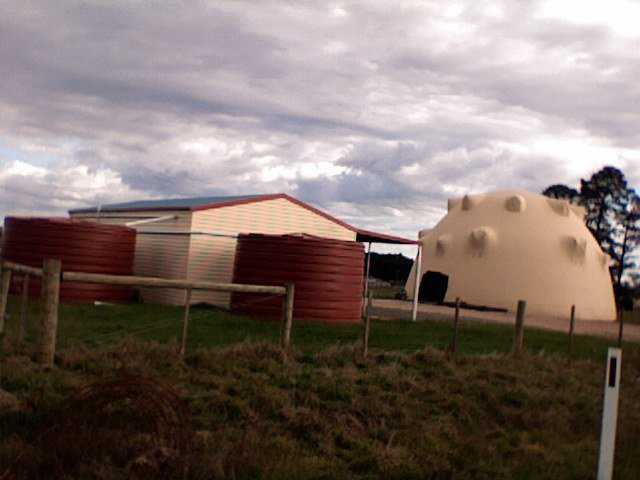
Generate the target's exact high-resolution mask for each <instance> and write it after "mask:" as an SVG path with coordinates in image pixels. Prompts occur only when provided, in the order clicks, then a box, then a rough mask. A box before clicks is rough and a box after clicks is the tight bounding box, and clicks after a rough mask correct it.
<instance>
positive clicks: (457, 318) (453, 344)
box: [451, 297, 460, 353]
mask: <svg viewBox="0 0 640 480" xmlns="http://www.w3.org/2000/svg"><path fill="white" fill-rule="evenodd" d="M459 322H460V297H457V298H456V312H455V314H454V316H453V339H452V341H451V351H452V352H453V353H456V352H457V351H458V325H459Z"/></svg>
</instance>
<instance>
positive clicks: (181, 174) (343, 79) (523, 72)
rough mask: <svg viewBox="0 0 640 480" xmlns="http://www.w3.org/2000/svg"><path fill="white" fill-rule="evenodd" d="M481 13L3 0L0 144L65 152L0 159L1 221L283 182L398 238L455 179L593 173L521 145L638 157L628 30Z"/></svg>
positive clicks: (529, 9) (527, 5) (523, 7)
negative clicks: (40, 158)
mask: <svg viewBox="0 0 640 480" xmlns="http://www.w3.org/2000/svg"><path fill="white" fill-rule="evenodd" d="M490 4H491V2H488V3H487V2H468V4H467V5H466V6H465V8H464V9H463V11H462V12H461V14H460V16H459V17H458V18H457V19H451V18H444V17H443V11H444V10H446V9H445V8H443V4H442V2H419V3H418V4H415V5H405V6H403V7H402V8H400V7H398V6H397V5H395V4H390V3H382V2H346V3H345V4H344V5H343V7H344V9H345V11H346V12H347V15H345V16H342V17H340V16H331V15H330V13H331V12H330V8H331V6H330V5H327V4H326V3H325V2H318V3H316V4H313V3H290V2H279V1H269V2H258V3H256V2H237V1H230V2H225V1H221V2H214V3H211V2H205V1H194V2H189V3H187V4H185V3H182V2H158V3H149V2H126V1H121V2H107V3H103V2H100V3H98V2H86V1H82V2H80V1H77V2H76V1H65V2H55V3H53V2H37V1H32V2H22V3H18V4H16V3H15V2H9V1H2V0H0V62H1V64H2V65H3V70H4V71H5V72H7V75H5V76H3V88H2V89H0V140H2V139H5V140H6V141H7V143H9V144H11V145H13V146H16V147H15V148H17V149H20V148H21V147H20V146H21V145H22V146H24V148H23V152H27V151H28V149H29V148H30V147H32V146H34V145H36V146H37V145H39V144H42V143H46V144H54V145H56V144H57V145H59V147H60V148H59V150H60V152H61V153H59V154H56V155H57V157H56V162H54V163H53V164H52V165H50V166H49V167H48V173H47V175H45V176H41V177H38V178H33V177H32V178H30V180H31V181H30V182H29V181H26V180H25V179H24V178H22V177H21V176H20V175H17V174H12V175H11V176H10V177H9V176H7V175H6V174H5V175H4V177H3V172H6V171H8V169H9V168H10V166H11V162H8V161H4V162H1V161H0V184H1V185H2V187H3V190H2V193H0V215H3V214H7V213H10V212H14V211H34V212H37V211H43V212H44V211H47V212H48V211H51V210H54V211H58V212H62V211H64V209H65V208H68V206H69V205H70V204H71V203H73V202H78V203H82V202H85V203H88V202H91V201H94V200H96V199H97V198H98V197H100V198H103V197H104V198H110V197H111V196H115V197H118V196H120V197H123V196H133V195H138V196H154V197H159V196H172V195H200V194H224V193H229V194H241V193H248V192H249V190H250V191H251V192H267V191H279V190H286V191H289V192H291V193H294V194H296V195H298V196H300V197H301V198H303V199H305V200H309V201H312V202H314V203H317V204H319V205H320V206H323V207H325V208H327V209H329V210H330V211H332V212H334V213H338V214H341V215H344V216H345V217H347V218H350V219H355V220H360V221H358V222H356V223H359V224H364V225H363V226H368V227H370V228H373V227H375V226H376V224H380V223H385V224H386V223H388V224H389V225H390V226H393V228H398V229H399V230H401V231H403V232H407V231H410V230H411V228H418V227H422V226H424V224H425V222H430V221H432V220H434V219H436V218H437V215H438V214H439V213H440V212H441V209H442V208H443V205H444V202H445V200H446V198H447V197H448V196H450V195H451V192H456V191H459V190H460V189H467V190H470V191H473V190H478V189H487V188H504V187H518V188H527V189H530V190H534V191H539V190H541V189H542V188H544V187H545V186H546V185H547V184H550V183H556V182H562V181H565V182H576V181H577V179H578V176H579V175H588V174H589V173H590V171H589V170H590V169H591V168H592V167H591V166H588V167H585V169H584V172H578V173H576V170H575V168H574V169H569V168H567V159H562V158H560V155H561V154H560V153H558V154H556V155H552V154H551V153H550V152H543V153H540V154H537V153H535V151H530V150H531V149H529V147H530V142H531V140H532V139H533V138H535V137H536V136H546V137H553V138H559V139H562V138H565V137H566V136H569V135H571V134H572V132H574V131H581V132H585V133H584V135H585V137H587V136H590V138H593V139H595V140H604V141H606V142H607V143H608V144H609V145H611V146H619V147H625V148H626V149H628V150H629V151H630V152H632V151H633V150H638V147H639V146H640V133H639V132H638V131H637V128H636V125H637V124H638V123H640V118H639V113H638V112H640V110H639V109H638V108H637V107H638V102H639V99H640V87H639V86H638V84H637V82H636V81H635V80H636V78H637V76H638V74H639V73H640V59H638V58H637V56H635V55H634V54H633V53H632V52H635V50H634V49H633V46H634V45H636V46H637V38H635V39H629V38H624V37H622V36H619V35H617V34H616V33H615V32H613V31H612V30H611V29H609V28H608V27H606V26H603V25H576V24H572V23H570V22H567V21H562V20H558V19H555V20H554V19H546V20H544V21H542V20H539V19H536V18H535V15H536V9H537V5H538V4H537V2H509V1H505V2H496V4H497V5H498V6H500V7H501V8H502V9H503V11H504V18H493V17H489V16H487V15H486V14H485V13H484V12H483V8H485V7H486V6H487V5H490ZM458 24H459V25H462V26H463V28H462V30H461V31H460V32H458V31H457V30H456V25H458ZM467 31H469V32H472V34H471V35H469V36H466V32H467ZM634 42H635V43H634ZM521 54H522V55H529V56H530V58H529V57H527V58H528V60H527V61H522V58H521V57H520V55H521ZM571 59H573V60H571ZM612 72H613V73H612ZM190 142H191V143H194V142H195V143H202V144H203V146H202V151H200V152H198V151H188V149H185V148H184V144H185V143H190ZM207 142H210V143H212V144H216V142H217V143H218V144H219V145H217V146H215V145H214V147H211V148H209V147H208V146H207ZM534 150H535V149H534ZM25 155H26V156H27V157H28V154H27V153H24V155H23V156H25ZM625 155H626V154H625ZM630 155H631V157H629V159H626V158H624V155H622V157H623V160H625V161H626V166H625V172H626V173H627V174H628V176H629V178H630V179H632V182H635V184H636V185H637V184H638V181H640V165H639V164H638V162H635V160H634V159H635V158H637V157H633V155H632V154H630ZM610 160H611V159H609V158H603V159H602V162H603V163H607V162H609V161H610ZM316 164H322V165H324V166H321V167H317V168H318V169H319V172H320V173H318V174H317V175H315V177H314V178H310V176H309V175H306V174H303V173H301V172H303V171H304V168H303V167H304V166H305V165H316ZM326 164H331V165H333V166H335V167H340V168H343V171H342V173H338V174H336V173H335V172H333V173H328V172H327V171H325V170H326V168H327V167H326ZM590 165H591V164H590ZM74 167H82V168H86V169H87V171H86V172H85V173H82V174H81V175H80V176H81V178H82V179H84V180H82V181H84V182H85V183H82V182H81V183H82V186H78V185H75V184H73V185H72V184H71V183H72V182H70V177H67V176H66V175H65V171H67V170H69V171H73V168H74ZM323 168H324V169H325V170H322V169H323ZM83 172H84V170H83ZM105 172H106V173H105ZM101 175H102V176H105V175H106V178H107V180H100V179H101V178H102V177H101ZM23 176H24V175H23ZM96 179H98V180H100V181H98V180H96ZM2 182H4V183H2ZM101 182H102V183H101ZM95 185H98V186H95ZM65 187H66V188H65ZM50 199H53V201H52V200H50ZM120 199H122V198H114V200H120ZM390 216H392V217H393V219H391V220H389V221H388V222H387V221H385V220H384V218H391V217H390Z"/></svg>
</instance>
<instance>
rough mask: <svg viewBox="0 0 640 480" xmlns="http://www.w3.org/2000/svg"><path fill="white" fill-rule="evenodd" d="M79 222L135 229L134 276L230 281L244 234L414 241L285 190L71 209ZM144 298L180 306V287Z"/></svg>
mask: <svg viewBox="0 0 640 480" xmlns="http://www.w3.org/2000/svg"><path fill="white" fill-rule="evenodd" d="M69 215H70V216H71V218H73V219H86V220H94V221H99V222H103V223H112V224H124V225H128V226H131V227H133V228H135V229H136V230H137V240H136V252H135V261H134V273H135V274H136V275H143V276H152V277H163V278H177V279H181V278H187V279H190V280H202V281H211V282H225V283H227V282H231V281H232V278H233V270H234V259H235V255H236V244H237V237H238V235H239V234H241V233H262V234H276V235H281V234H290V233H304V234H309V235H315V236H318V237H323V238H330V239H336V240H349V241H354V242H365V243H371V242H372V243H399V244H415V243H416V242H415V241H413V240H407V239H404V238H400V237H395V236H392V235H385V234H380V233H376V232H370V231H367V230H363V229H360V228H356V227H353V226H351V225H349V224H347V223H345V222H342V221H340V220H338V219H337V218H335V217H332V216H331V215H329V214H327V213H325V212H322V211H320V210H318V209H317V208H314V207H312V206H311V205H308V204H306V203H304V202H301V201H300V200H297V199H295V198H293V197H291V196H289V195H286V194H284V193H279V194H271V195H246V196H237V197H200V198H186V199H185V198H182V199H167V200H144V201H137V202H128V203H119V204H113V205H102V206H101V207H100V208H97V207H95V208H87V209H79V210H72V211H70V212H69ZM141 293H142V297H143V300H144V301H147V302H154V303H167V304H175V305H180V304H183V303H184V298H185V296H184V295H185V294H184V291H182V290H172V289H164V288H163V289H142V291H141ZM229 301H230V298H229V294H228V293H223V292H203V291H194V292H193V296H192V302H194V303H197V302H206V303H210V304H213V305H218V306H221V307H225V308H226V307H229Z"/></svg>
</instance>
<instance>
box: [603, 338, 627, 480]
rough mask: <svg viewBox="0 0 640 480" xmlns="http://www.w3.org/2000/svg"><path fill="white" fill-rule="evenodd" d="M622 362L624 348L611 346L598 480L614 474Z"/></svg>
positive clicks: (605, 390) (605, 389)
mask: <svg viewBox="0 0 640 480" xmlns="http://www.w3.org/2000/svg"><path fill="white" fill-rule="evenodd" d="M621 362H622V350H620V349H619V348H609V355H608V356H607V376H606V377H605V383H604V406H603V410H602V432H601V433H600V457H599V459H598V480H611V478H612V476H613V454H614V452H615V447H616V425H617V423H618V397H619V395H620V367H621V366H622V363H621Z"/></svg>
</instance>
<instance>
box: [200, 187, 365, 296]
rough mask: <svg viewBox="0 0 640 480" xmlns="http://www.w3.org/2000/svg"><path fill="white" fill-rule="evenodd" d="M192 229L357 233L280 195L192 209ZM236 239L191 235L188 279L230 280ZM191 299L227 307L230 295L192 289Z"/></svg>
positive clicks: (234, 232) (341, 237)
mask: <svg viewBox="0 0 640 480" xmlns="http://www.w3.org/2000/svg"><path fill="white" fill-rule="evenodd" d="M191 228H192V230H193V231H196V232H197V231H205V232H210V233H221V234H227V235H237V234H239V233H267V234H285V233H307V234H311V235H317V236H320V237H326V238H335V239H338V240H355V238H356V233H355V232H353V231H352V230H349V229H348V228H346V227H343V226H341V225H338V224H337V223H335V222H333V221H331V220H329V219H327V218H325V217H323V216H321V215H318V214H316V213H314V212H312V211H310V210H308V209H306V208H304V207H301V206H300V205H297V204H295V203H293V202H290V201H289V200H287V199H284V198H279V199H274V200H265V201H261V202H254V203H246V204H241V205H234V206H229V207H223V208H214V209H210V210H200V211H196V212H193V218H192V225H191ZM235 250H236V239H235V238H219V237H211V236H204V235H192V237H191V246H190V250H189V265H188V275H189V279H191V280H206V281H211V282H231V281H232V279H233V264H234V258H235ZM193 301H194V302H207V303H211V304H213V305H217V306H220V307H225V308H226V307H228V306H229V301H230V295H229V294H228V293H218V292H194V294H193Z"/></svg>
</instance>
